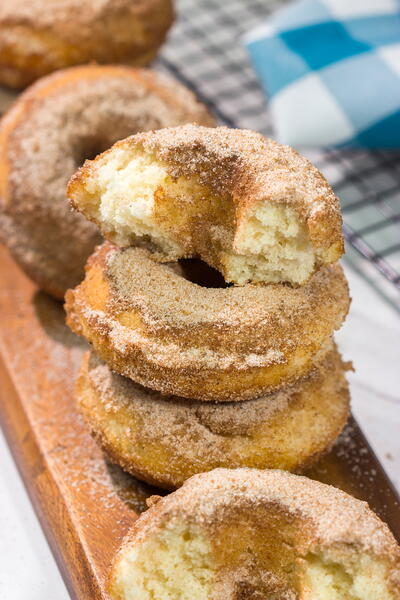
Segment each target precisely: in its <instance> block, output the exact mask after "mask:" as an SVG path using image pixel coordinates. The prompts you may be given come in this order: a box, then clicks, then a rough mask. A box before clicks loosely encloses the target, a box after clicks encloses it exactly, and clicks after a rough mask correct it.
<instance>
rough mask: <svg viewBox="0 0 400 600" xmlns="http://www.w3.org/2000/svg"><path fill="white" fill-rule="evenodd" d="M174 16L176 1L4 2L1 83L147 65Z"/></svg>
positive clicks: (17, 83) (0, 13) (0, 21)
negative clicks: (88, 66) (91, 65)
mask: <svg viewBox="0 0 400 600" xmlns="http://www.w3.org/2000/svg"><path fill="white" fill-rule="evenodd" d="M173 17H174V15H173V8H172V0H51V1H47V2H45V3H43V2H35V1H34V0H2V1H1V2H0V84H2V85H6V86H9V87H13V88H21V87H25V86H26V85H28V84H30V83H32V82H33V81H34V80H35V79H38V78H39V77H42V76H43V75H47V74H48V73H51V72H53V71H56V70H57V69H62V68H65V67H70V66H74V65H80V64H84V63H88V62H92V61H94V62H97V63H100V64H110V63H125V64H129V65H132V66H134V65H135V66H140V65H145V64H148V63H149V62H150V61H151V60H152V59H153V58H154V57H155V55H156V54H157V50H158V48H159V47H160V46H161V44H162V43H163V41H164V39H165V35H166V33H167V31H168V29H169V27H170V26H171V24H172V21H173Z"/></svg>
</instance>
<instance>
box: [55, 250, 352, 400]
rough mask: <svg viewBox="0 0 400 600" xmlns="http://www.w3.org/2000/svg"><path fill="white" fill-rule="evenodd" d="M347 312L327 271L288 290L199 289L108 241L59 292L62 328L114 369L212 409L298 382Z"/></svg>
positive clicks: (336, 278) (344, 290)
mask: <svg viewBox="0 0 400 600" xmlns="http://www.w3.org/2000/svg"><path fill="white" fill-rule="evenodd" d="M173 264H174V263H173ZM348 307H349V293H348V286H347V282H346V279H345V276H344V274H343V271H342V269H341V267H340V266H339V265H337V264H336V265H325V266H324V267H321V268H320V269H319V270H318V271H316V273H315V274H314V275H313V276H312V277H311V279H310V280H309V282H308V283H307V284H306V285H304V286H300V287H297V288H292V287H291V286H289V285H286V284H269V285H252V284H248V285H246V286H230V287H226V288H206V287H202V286H201V285H197V284H196V283H193V282H192V281H189V280H188V279H186V278H185V277H184V276H182V275H181V274H180V273H179V271H178V270H177V269H174V268H171V267H170V265H169V264H168V263H167V264H165V263H159V262H157V261H155V260H153V258H152V254H151V253H150V252H149V250H147V249H146V248H136V247H129V248H125V249H122V248H118V247H117V246H114V245H112V244H111V243H110V242H105V243H104V244H103V245H102V246H100V247H99V248H98V249H97V251H96V252H95V253H94V254H93V255H92V257H91V258H90V259H89V261H88V264H87V267H86V277H85V279H84V281H83V282H82V283H81V284H80V285H79V286H78V287H77V288H75V289H74V290H69V291H68V292H67V294H66V311H67V323H68V325H69V326H70V327H71V329H72V330H73V331H75V333H77V334H79V335H83V336H84V337H85V338H86V339H87V340H88V341H89V342H90V343H91V344H92V345H93V347H94V349H95V351H96V353H97V354H98V355H99V356H100V357H101V358H102V359H103V360H104V361H105V362H106V363H107V364H108V365H109V366H110V367H111V368H112V369H113V370H114V371H117V373H120V374H121V375H125V376H127V377H129V378H131V379H133V380H134V381H136V382H137V383H140V384H141V385H144V386H145V387H149V388H151V389H154V390H158V391H160V392H162V393H163V394H172V395H175V396H182V397H184V398H194V399H195V400H216V401H220V402H221V401H234V400H246V399H252V398H256V397H259V396H261V395H263V394H265V393H268V392H270V391H272V390H273V389H276V388H279V387H283V386H284V385H287V384H288V383H290V382H291V381H294V380H296V379H297V378H299V377H301V376H303V375H305V374H306V373H307V372H308V371H309V370H310V369H311V368H312V367H313V365H314V364H315V363H317V362H320V361H321V360H322V359H323V357H324V356H325V355H326V353H327V352H328V351H329V350H330V349H331V348H332V333H333V331H334V329H338V328H339V327H340V325H341V323H342V321H343V319H344V318H345V316H346V314H347V311H348Z"/></svg>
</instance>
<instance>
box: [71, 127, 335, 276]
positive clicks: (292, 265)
mask: <svg viewBox="0 0 400 600" xmlns="http://www.w3.org/2000/svg"><path fill="white" fill-rule="evenodd" d="M177 132H178V133H179V134H182V135H183V134H184V133H185V132H187V136H186V137H184V138H183V139H181V140H180V141H179V136H177V135H176V134H177ZM162 135H164V137H162ZM158 137H161V139H160V140H158ZM174 137H178V142H176V143H175V142H174ZM169 144H170V145H171V146H173V144H175V145H174V146H173V149H171V150H170V147H169ZM290 174H291V176H292V180H293V181H292V182H290V180H289V185H287V184H286V183H285V180H284V177H285V176H287V177H289V175H290ZM213 176H214V178H213ZM69 197H70V200H71V201H72V204H73V205H74V206H75V208H77V209H78V210H80V211H81V212H83V213H84V214H85V215H86V217H87V218H89V219H90V220H91V221H94V222H95V223H97V224H98V225H99V227H100V230H101V231H102V233H103V235H104V236H105V237H106V238H107V239H109V240H110V241H112V242H114V243H115V244H117V245H119V246H121V247H126V246H131V245H140V246H144V247H147V248H148V249H149V250H151V251H152V252H153V253H154V255H155V258H156V259H158V260H162V261H173V260H177V259H180V258H190V257H200V258H202V259H203V260H204V261H205V262H207V263H208V264H209V265H211V266H213V267H215V268H216V269H218V270H220V271H221V273H222V274H223V276H224V278H225V280H226V281H227V282H232V283H235V284H237V285H244V284H246V283H248V282H254V283H258V282H266V283H279V282H287V283H290V284H292V285H295V286H297V285H302V284H304V283H306V282H307V281H308V279H309V278H310V277H311V275H312V274H313V273H314V272H315V270H316V269H317V268H318V267H319V266H320V265H322V264H327V263H331V262H335V261H336V260H337V259H338V258H339V257H340V255H341V253H342V250H343V241H342V235H341V231H340V229H341V217H340V210H339V205H338V201H337V198H336V197H335V196H334V194H333V192H332V190H331V189H330V187H329V185H328V184H327V182H326V181H325V180H324V179H323V178H322V176H321V174H320V173H319V172H318V171H317V169H315V168H314V167H312V165H311V164H310V163H309V162H308V161H306V159H303V158H302V157H300V156H299V155H297V153H295V152H294V151H293V150H292V149H290V148H287V147H284V146H280V145H279V144H276V143H275V142H272V141H271V140H266V139H265V138H263V137H262V136H260V135H259V134H256V133H254V132H251V131H246V130H229V129H226V128H221V127H220V128H213V129H207V128H205V127H199V126H193V125H192V126H186V127H181V128H171V129H164V130H160V131H158V132H150V135H149V136H147V137H146V136H143V135H140V134H139V135H137V136H132V137H131V138H127V139H126V140H123V141H122V142H119V143H117V144H115V145H114V146H113V147H112V148H111V149H110V150H109V151H108V152H105V153H104V154H102V155H100V156H99V157H97V159H95V160H94V161H87V162H86V163H85V165H84V167H83V168H82V169H81V170H80V171H78V173H77V174H76V175H75V176H74V177H73V178H72V180H71V182H70V186H69Z"/></svg>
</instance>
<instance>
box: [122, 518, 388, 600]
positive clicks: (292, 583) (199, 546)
mask: <svg viewBox="0 0 400 600" xmlns="http://www.w3.org/2000/svg"><path fill="white" fill-rule="evenodd" d="M262 533H263V534H264V535H265V539H263V540H258V542H257V543H256V544H255V545H254V547H252V548H247V549H246V550H247V551H248V552H250V553H251V562H248V557H247V556H244V555H243V556H238V555H237V552H236V550H235V544H232V552H231V551H230V546H231V544H230V540H229V538H228V539H225V548H226V549H227V550H225V552H224V559H225V561H226V564H225V565H223V566H221V561H220V557H217V558H216V556H215V553H214V551H215V549H214V550H213V546H212V544H213V542H212V540H211V538H210V536H207V535H206V534H205V533H203V532H202V531H201V529H200V527H196V526H194V525H188V524H184V523H180V524H175V525H174V526H172V527H171V526H167V527H165V528H163V529H161V530H159V531H158V532H157V534H156V535H152V536H150V537H148V538H147V539H146V540H144V541H143V542H142V543H134V544H132V545H130V546H128V547H125V548H124V550H123V552H122V553H121V554H120V556H119V560H118V561H117V563H116V565H115V567H114V571H113V575H112V583H111V591H112V595H113V597H114V598H116V599H118V600H238V599H239V598H249V599H250V598H254V599H256V598H264V597H265V598H268V600H283V599H285V600H377V599H378V598H379V600H395V595H394V594H393V593H392V592H390V590H389V588H388V584H387V581H386V579H387V577H386V568H385V565H384V564H383V563H382V562H379V561H378V560H377V559H375V558H373V557H372V556H370V555H368V554H366V553H359V552H357V551H354V550H355V549H351V548H347V547H346V546H345V545H339V546H338V547H336V548H335V550H333V551H331V550H324V551H323V550H317V551H315V552H312V553H309V554H307V555H306V557H301V556H295V555H294V553H293V552H292V551H291V550H289V553H287V552H285V550H283V551H282V556H280V557H279V560H278V562H277V563H276V562H275V561H276V554H277V552H278V553H279V550H278V551H276V550H275V551H274V553H273V554H274V556H273V558H271V560H266V559H265V557H266V554H265V552H264V549H263V548H262V546H264V548H265V547H267V548H268V532H262ZM275 536H276V532H273V531H272V532H271V538H272V540H274V538H275ZM244 537H245V538H247V536H246V535H245V536H244ZM262 537H264V536H262ZM248 542H249V540H248V539H246V543H247V544H248ZM257 546H260V548H258V547H257ZM289 548H290V546H289ZM230 554H231V555H230ZM289 555H290V557H289ZM230 559H231V560H232V563H231V564H229V562H228V561H229V560H230ZM218 563H219V565H218ZM274 563H275V564H274ZM277 566H278V568H276V567H277Z"/></svg>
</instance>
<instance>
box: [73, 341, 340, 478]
mask: <svg viewBox="0 0 400 600" xmlns="http://www.w3.org/2000/svg"><path fill="white" fill-rule="evenodd" d="M345 368H346V366H345V365H343V364H342V362H341V359H340V356H339V354H338V352H337V350H334V351H333V352H331V353H330V354H329V355H328V356H327V358H326V359H325V360H324V361H323V363H322V365H321V366H320V367H319V368H318V369H314V370H313V372H312V373H311V374H310V375H309V377H307V378H306V379H304V380H302V381H300V382H299V383H297V384H295V385H293V386H290V387H287V388H285V389H284V390H282V391H279V392H276V393H274V394H270V395H268V396H265V397H263V398H259V399H258V400H248V401H247V402H240V403H237V402H234V403H217V404H215V403H213V402H195V401H190V400H183V399H181V398H176V397H165V396H161V395H160V394H159V393H157V392H154V391H152V390H149V389H147V388H144V387H142V386H140V385H138V384H137V383H134V382H133V381H131V380H130V379H127V378H126V377H122V376H121V375H117V374H116V373H113V372H112V371H111V370H110V368H109V367H108V366H107V365H106V364H105V363H104V362H103V361H102V360H101V359H99V358H97V357H96V356H95V355H94V354H93V353H92V354H91V355H89V353H87V355H86V356H85V357H84V359H83V363H82V367H81V371H80V376H79V378H78V381H77V397H78V403H79V406H80V409H81V411H82V412H83V414H84V416H85V418H86V420H87V422H88V424H89V427H90V429H91V431H92V433H93V434H94V436H95V437H96V439H97V440H98V441H99V442H100V445H101V446H102V448H103V449H104V450H105V451H106V453H107V454H108V455H109V456H110V457H111V459H112V460H113V462H116V463H117V464H118V465H119V466H121V467H122V468H123V469H124V470H126V471H128V472H130V473H131V474H132V475H134V476H136V477H138V478H139V479H143V480H144V481H147V482H148V483H150V484H152V485H156V486H158V487H163V488H166V489H173V488H177V487H179V486H181V485H182V483H183V482H184V481H185V480H186V479H188V478H189V477H191V476H192V475H194V474H196V473H201V472H203V471H210V470H211V469H214V468H216V467H229V468H234V467H256V468H259V469H266V468H279V469H287V470H289V471H299V470H300V469H303V468H305V467H306V466H308V465H310V464H312V463H313V462H314V461H315V460H316V459H317V458H318V457H319V456H320V455H321V453H323V452H324V451H326V450H327V449H328V448H330V446H331V445H332V444H333V442H334V441H335V439H336V437H337V436H338V435H339V433H340V432H341V430H342V428H343V426H344V425H345V423H346V421H347V418H348V414H349V392H348V386H347V383H346V379H345V375H344V370H345Z"/></svg>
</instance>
